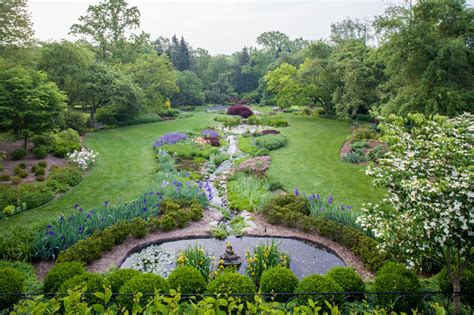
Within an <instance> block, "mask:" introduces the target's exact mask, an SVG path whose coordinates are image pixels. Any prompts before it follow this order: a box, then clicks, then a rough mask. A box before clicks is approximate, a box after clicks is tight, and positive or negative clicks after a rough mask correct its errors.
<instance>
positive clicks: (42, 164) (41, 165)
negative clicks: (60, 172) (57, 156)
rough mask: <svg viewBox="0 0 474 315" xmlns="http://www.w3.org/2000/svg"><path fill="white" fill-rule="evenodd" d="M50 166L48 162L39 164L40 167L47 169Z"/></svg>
mask: <svg viewBox="0 0 474 315" xmlns="http://www.w3.org/2000/svg"><path fill="white" fill-rule="evenodd" d="M46 166H48V163H46V161H39V162H38V167H42V168H46Z"/></svg>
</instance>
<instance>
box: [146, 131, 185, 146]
mask: <svg viewBox="0 0 474 315" xmlns="http://www.w3.org/2000/svg"><path fill="white" fill-rule="evenodd" d="M187 137H188V136H187V135H186V134H184V133H181V132H172V133H167V134H165V135H163V136H161V137H160V138H158V140H156V142H155V144H154V145H153V147H154V148H158V147H161V146H163V145H165V144H175V143H176V142H179V141H182V140H184V139H186V138H187Z"/></svg>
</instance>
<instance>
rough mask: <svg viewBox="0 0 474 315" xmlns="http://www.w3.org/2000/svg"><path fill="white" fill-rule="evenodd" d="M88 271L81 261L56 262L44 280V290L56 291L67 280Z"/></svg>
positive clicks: (47, 291) (48, 291) (46, 291)
mask: <svg viewBox="0 0 474 315" xmlns="http://www.w3.org/2000/svg"><path fill="white" fill-rule="evenodd" d="M85 272H86V269H85V268H84V266H83V265H82V264H81V263H79V262H64V263H56V264H55V265H54V267H53V268H51V270H50V271H49V272H48V274H47V275H46V277H45V278H44V282H43V292H45V293H56V292H58V291H59V288H60V287H61V285H62V284H63V283H64V282H66V281H67V280H69V279H71V278H72V277H75V276H77V275H81V274H83V273H85Z"/></svg>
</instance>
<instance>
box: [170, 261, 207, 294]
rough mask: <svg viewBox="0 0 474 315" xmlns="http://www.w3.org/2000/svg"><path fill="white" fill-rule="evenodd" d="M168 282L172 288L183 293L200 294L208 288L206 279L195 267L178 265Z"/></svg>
mask: <svg viewBox="0 0 474 315" xmlns="http://www.w3.org/2000/svg"><path fill="white" fill-rule="evenodd" d="M168 282H169V285H170V288H171V289H175V290H177V291H179V292H181V293H182V294H200V293H203V292H204V290H205V289H206V280H205V279H204V277H203V276H202V274H201V273H200V272H199V271H198V270H197V269H196V268H194V267H191V266H184V267H178V268H176V269H175V270H173V272H172V273H171V274H170V275H169V277H168Z"/></svg>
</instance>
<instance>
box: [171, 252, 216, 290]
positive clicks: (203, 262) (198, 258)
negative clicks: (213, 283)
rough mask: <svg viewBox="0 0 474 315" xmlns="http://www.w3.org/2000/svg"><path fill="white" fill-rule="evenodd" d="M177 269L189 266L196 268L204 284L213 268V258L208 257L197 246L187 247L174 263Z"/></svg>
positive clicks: (207, 254) (206, 253)
mask: <svg viewBox="0 0 474 315" xmlns="http://www.w3.org/2000/svg"><path fill="white" fill-rule="evenodd" d="M176 263H177V265H178V267H184V266H190V267H193V268H196V269H197V270H198V271H199V272H200V273H201V274H202V276H203V277H204V279H205V280H206V282H208V281H209V277H210V275H211V273H212V270H213V268H214V266H215V261H214V256H212V255H210V254H209V253H208V252H206V251H205V250H204V248H202V247H201V246H199V245H198V244H194V245H193V246H191V245H190V246H188V247H187V248H186V249H185V250H184V251H182V252H181V253H180V254H179V257H178V260H177V261H176Z"/></svg>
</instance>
